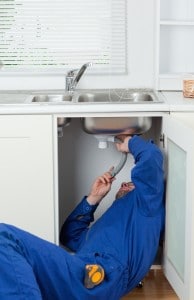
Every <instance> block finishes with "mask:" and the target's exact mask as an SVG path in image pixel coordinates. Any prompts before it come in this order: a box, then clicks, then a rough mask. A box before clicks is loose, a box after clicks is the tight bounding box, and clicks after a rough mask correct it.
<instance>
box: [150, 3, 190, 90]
mask: <svg viewBox="0 0 194 300" xmlns="http://www.w3.org/2000/svg"><path fill="white" fill-rule="evenodd" d="M157 19H158V31H157V32H158V36H157V39H156V40H157V44H158V57H157V61H158V89H159V90H182V80H183V77H184V74H187V73H193V72H194V60H193V53H194V40H193V36H194V2H193V0H160V1H158V13H157Z"/></svg>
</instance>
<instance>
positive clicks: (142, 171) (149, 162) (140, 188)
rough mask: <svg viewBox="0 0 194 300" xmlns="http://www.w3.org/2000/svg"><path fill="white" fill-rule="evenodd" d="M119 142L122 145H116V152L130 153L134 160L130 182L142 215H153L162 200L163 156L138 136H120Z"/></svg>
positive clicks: (156, 148)
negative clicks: (120, 141) (132, 184)
mask: <svg viewBox="0 0 194 300" xmlns="http://www.w3.org/2000/svg"><path fill="white" fill-rule="evenodd" d="M121 140H122V142H123V143H121V144H117V148H118V150H119V151H124V152H131V154H132V155H133V157H134V159H135V167H134V168H133V169H132V171H131V180H132V182H133V183H134V185H135V193H137V195H138V205H139V207H140V209H141V211H142V212H143V214H145V215H149V216H152V215H155V214H156V213H157V211H158V210H159V209H160V208H161V206H162V200H163V191H164V173H163V155H162V153H161V151H160V149H159V148H158V147H157V146H156V145H155V144H154V143H153V142H152V141H151V140H149V141H145V140H144V139H142V138H141V137H139V136H134V137H129V136H128V137H126V136H125V137H123V136H121Z"/></svg>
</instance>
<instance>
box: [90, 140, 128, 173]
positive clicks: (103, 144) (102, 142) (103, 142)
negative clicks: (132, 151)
mask: <svg viewBox="0 0 194 300" xmlns="http://www.w3.org/2000/svg"><path fill="white" fill-rule="evenodd" d="M94 136H95V138H96V139H97V140H98V148H99V149H106V148H107V147H108V142H112V143H115V142H116V143H121V141H120V140H119V139H117V138H116V137H115V136H113V135H110V136H109V135H94ZM126 160H127V153H126V152H122V153H121V159H120V161H119V163H118V165H117V166H116V167H114V169H113V170H112V171H111V176H112V177H114V176H116V175H117V174H118V173H119V172H120V171H121V169H122V168H123V167H124V165H125V163H126Z"/></svg>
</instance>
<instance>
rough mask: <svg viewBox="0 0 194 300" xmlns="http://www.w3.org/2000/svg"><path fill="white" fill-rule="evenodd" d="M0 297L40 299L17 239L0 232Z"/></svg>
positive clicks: (32, 275)
mask: <svg viewBox="0 0 194 300" xmlns="http://www.w3.org/2000/svg"><path fill="white" fill-rule="evenodd" d="M0 299H2V300H12V299H13V300H16V299H17V300H20V299H23V300H24V299H26V300H27V299H28V300H40V299H42V296H41V293H40V290H39V287H38V284H37V282H36V279H35V276H34V273H33V270H32V267H31V266H30V264H29V263H28V261H27V260H26V258H25V257H24V256H23V253H22V247H21V245H20V243H19V241H17V240H16V241H14V240H13V239H12V238H11V236H10V235H9V234H8V233H7V234H6V233H5V232H4V233H2V234H0Z"/></svg>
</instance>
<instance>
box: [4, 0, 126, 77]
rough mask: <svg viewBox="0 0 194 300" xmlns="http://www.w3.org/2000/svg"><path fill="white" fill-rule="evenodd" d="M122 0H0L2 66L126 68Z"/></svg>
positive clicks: (105, 70)
mask: <svg viewBox="0 0 194 300" xmlns="http://www.w3.org/2000/svg"><path fill="white" fill-rule="evenodd" d="M126 28H127V26H126V0H0V64H1V66H2V68H1V72H2V71H5V72H6V71H8V72H10V71H11V72H13V71H17V72H18V71H30V72H31V71H32V72H34V71H35V72H37V71H38V72H39V71H46V72H48V71H51V72H57V71H60V70H61V71H63V72H64V69H69V68H78V67H80V65H82V64H83V63H86V62H92V63H93V67H92V69H93V70H94V71H95V72H97V73H109V72H112V73H124V72H125V71H126V44H127V43H126V36H127V35H126Z"/></svg>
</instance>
